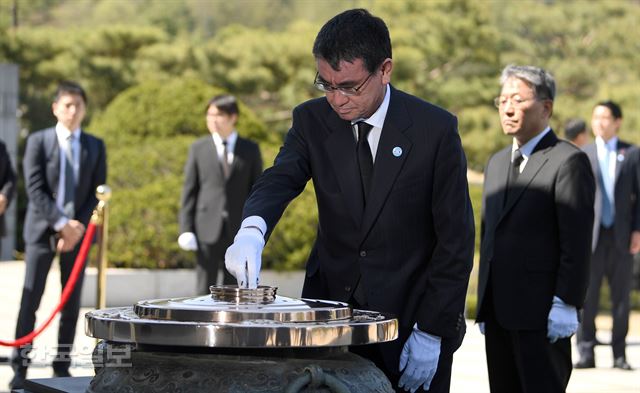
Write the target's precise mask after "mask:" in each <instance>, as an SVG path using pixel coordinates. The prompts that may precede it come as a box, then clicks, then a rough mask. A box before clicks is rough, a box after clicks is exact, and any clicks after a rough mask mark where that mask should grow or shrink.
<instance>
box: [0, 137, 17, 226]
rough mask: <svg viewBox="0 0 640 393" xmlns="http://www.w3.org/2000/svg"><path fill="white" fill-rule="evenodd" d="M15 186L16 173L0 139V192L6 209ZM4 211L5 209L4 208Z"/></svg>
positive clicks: (1, 220)
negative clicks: (4, 200)
mask: <svg viewBox="0 0 640 393" xmlns="http://www.w3.org/2000/svg"><path fill="white" fill-rule="evenodd" d="M15 188H16V173H15V171H14V170H13V165H11V159H10V158H9V153H8V152H7V147H6V146H5V144H4V142H1V141H0V194H2V195H4V196H5V197H6V198H7V209H8V208H9V204H10V203H11V200H12V199H13V193H14V191H15ZM5 213H6V210H5ZM6 231H7V230H6V224H5V219H4V213H3V214H0V237H1V236H4V235H5V234H6Z"/></svg>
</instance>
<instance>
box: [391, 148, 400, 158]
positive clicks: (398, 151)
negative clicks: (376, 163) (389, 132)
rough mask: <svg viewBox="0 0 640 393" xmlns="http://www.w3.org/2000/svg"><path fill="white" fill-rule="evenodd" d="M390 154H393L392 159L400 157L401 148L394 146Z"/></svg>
mask: <svg viewBox="0 0 640 393" xmlns="http://www.w3.org/2000/svg"><path fill="white" fill-rule="evenodd" d="M391 152H392V153H393V155H394V157H400V156H401V155H402V148H401V147H400V146H396V147H394V148H393V150H392V151H391Z"/></svg>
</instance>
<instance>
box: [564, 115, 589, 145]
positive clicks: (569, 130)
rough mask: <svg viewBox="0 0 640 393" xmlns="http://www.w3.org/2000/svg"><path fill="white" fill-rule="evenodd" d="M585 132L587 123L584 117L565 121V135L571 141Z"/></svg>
mask: <svg viewBox="0 0 640 393" xmlns="http://www.w3.org/2000/svg"><path fill="white" fill-rule="evenodd" d="M584 132H587V123H585V121H584V120H582V119H569V120H567V122H566V123H564V136H565V137H566V138H567V139H568V140H570V141H572V140H574V139H576V138H577V137H578V135H580V134H582V133H584Z"/></svg>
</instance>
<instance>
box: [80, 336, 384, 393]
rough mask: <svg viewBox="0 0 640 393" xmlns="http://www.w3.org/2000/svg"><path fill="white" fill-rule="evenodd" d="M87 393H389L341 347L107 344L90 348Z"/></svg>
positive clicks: (365, 364) (377, 375)
mask: <svg viewBox="0 0 640 393" xmlns="http://www.w3.org/2000/svg"><path fill="white" fill-rule="evenodd" d="M93 361H94V365H95V368H96V376H95V377H94V378H93V380H92V381H91V385H90V387H89V389H88V390H87V392H90V393H93V392H96V393H97V392H100V393H102V392H109V393H111V392H113V393H116V392H118V393H119V392H132V393H133V392H135V393H159V392H181V393H191V392H193V393H199V392H220V393H248V392H255V393H258V392H260V393H263V392H265V393H266V392H286V393H298V392H304V393H310V392H318V393H320V392H339V393H342V392H345V393H346V392H363V393H364V392H380V393H387V392H393V391H394V390H393V389H392V387H391V383H390V382H389V380H388V379H387V378H386V377H385V375H384V374H383V373H382V371H380V370H379V369H378V368H376V367H375V365H374V364H373V363H372V362H370V361H368V360H366V359H364V358H362V357H360V356H357V355H355V354H352V353H350V352H348V351H347V349H346V348H345V347H338V348H322V349H279V350H264V349H229V350H220V349H215V350H212V349H199V348H176V347H136V346H135V345H132V344H120V343H112V342H107V341H101V342H100V343H98V345H97V346H96V348H95V350H94V359H93Z"/></svg>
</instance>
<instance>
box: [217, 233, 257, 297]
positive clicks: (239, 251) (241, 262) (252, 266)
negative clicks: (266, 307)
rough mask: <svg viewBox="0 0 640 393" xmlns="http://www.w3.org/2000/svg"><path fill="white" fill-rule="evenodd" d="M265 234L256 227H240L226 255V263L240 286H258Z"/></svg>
mask: <svg viewBox="0 0 640 393" xmlns="http://www.w3.org/2000/svg"><path fill="white" fill-rule="evenodd" d="M263 248H264V236H263V235H262V233H261V232H260V230H259V229H257V228H255V227H251V228H240V230H239V231H238V233H237V234H236V237H235V238H234V239H233V244H232V245H231V246H229V248H227V252H226V254H225V255H224V265H225V266H226V268H227V270H228V271H229V273H231V274H232V275H233V276H234V277H235V278H236V280H238V286H239V287H240V288H257V286H258V282H259V279H260V277H259V276H260V265H261V264H262V249H263Z"/></svg>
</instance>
